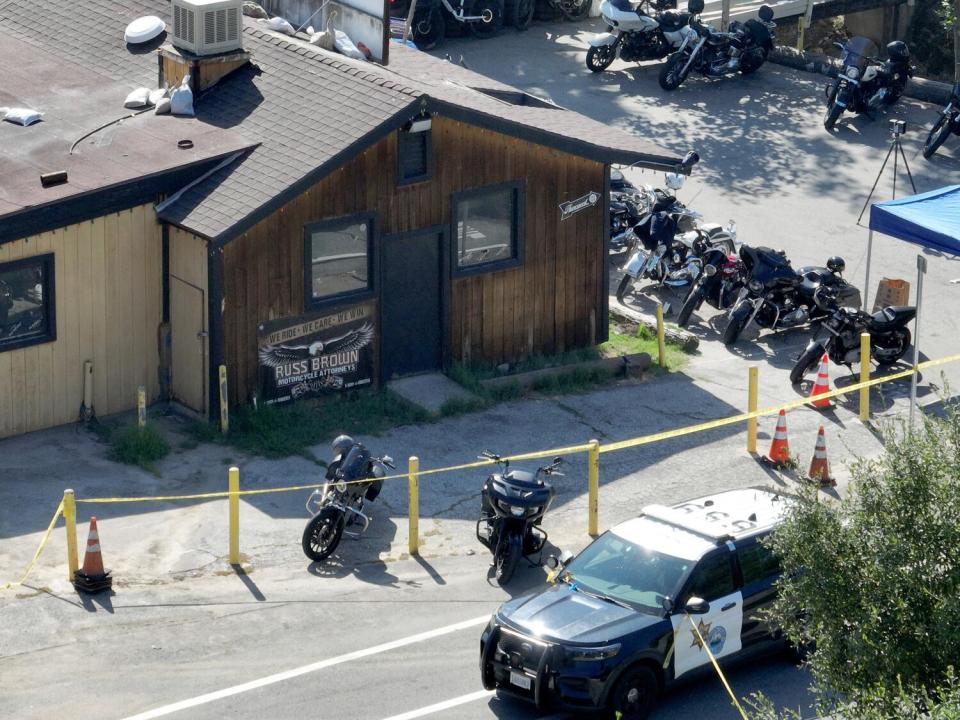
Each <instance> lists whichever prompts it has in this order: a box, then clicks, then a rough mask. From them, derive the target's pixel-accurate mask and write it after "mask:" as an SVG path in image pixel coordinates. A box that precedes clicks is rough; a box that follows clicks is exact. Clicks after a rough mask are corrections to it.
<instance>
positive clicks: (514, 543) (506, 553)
mask: <svg viewBox="0 0 960 720" xmlns="http://www.w3.org/2000/svg"><path fill="white" fill-rule="evenodd" d="M498 550H499V552H498V553H497V556H496V557H495V558H494V559H493V563H494V567H495V568H496V577H497V583H498V584H499V585H506V584H507V583H508V582H510V578H512V577H513V573H514V572H516V569H517V565H518V564H519V562H520V556H521V555H522V554H523V547H522V545H521V542H520V538H518V537H516V536H513V535H511V536H510V537H508V538H507V539H506V541H505V542H503V543H501V544H500V547H499V548H498Z"/></svg>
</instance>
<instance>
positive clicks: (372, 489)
mask: <svg viewBox="0 0 960 720" xmlns="http://www.w3.org/2000/svg"><path fill="white" fill-rule="evenodd" d="M382 489H383V480H374V481H373V482H372V483H370V484H369V485H368V486H367V491H366V492H365V493H364V494H363V496H364V497H365V498H366V499H367V500H369V501H370V502H373V501H374V500H376V499H377V497H378V496H379V495H380V490H382Z"/></svg>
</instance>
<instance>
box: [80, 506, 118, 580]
mask: <svg viewBox="0 0 960 720" xmlns="http://www.w3.org/2000/svg"><path fill="white" fill-rule="evenodd" d="M73 586H74V587H75V588H76V589H77V590H83V591H84V592H88V593H98V592H100V591H101V590H109V589H110V588H111V587H112V586H113V578H112V577H110V571H109V570H104V569H103V556H102V555H101V554H100V534H99V533H98V532H97V519H96V518H95V517H91V518H90V534H89V535H87V552H86V553H85V554H84V556H83V568H82V569H80V570H77V572H76V573H74V577H73Z"/></svg>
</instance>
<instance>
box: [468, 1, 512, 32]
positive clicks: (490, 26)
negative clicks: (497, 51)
mask: <svg viewBox="0 0 960 720" xmlns="http://www.w3.org/2000/svg"><path fill="white" fill-rule="evenodd" d="M470 12H471V13H472V14H473V15H482V16H483V17H485V18H487V17H488V18H490V19H489V21H487V20H471V21H470V22H469V23H468V24H469V25H470V32H472V33H473V36H474V37H477V38H480V39H482V40H485V39H487V38H492V37H493V36H494V35H496V34H497V33H499V32H500V29H501V28H502V27H503V0H477V1H476V2H475V3H474V4H473V9H472V10H471V11H470Z"/></svg>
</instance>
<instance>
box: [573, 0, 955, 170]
mask: <svg viewBox="0 0 960 720" xmlns="http://www.w3.org/2000/svg"><path fill="white" fill-rule="evenodd" d="M703 8H704V3H703V0H689V2H688V3H687V12H685V13H681V12H677V10H676V0H641V2H640V3H639V4H638V5H633V4H631V2H630V0H604V2H603V4H602V5H601V6H600V13H601V15H602V16H603V19H604V21H605V22H606V23H607V25H608V27H609V32H606V33H601V34H599V35H597V36H596V37H594V38H592V39H591V40H590V45H589V47H588V48H587V57H586V64H587V69H589V70H591V71H593V72H602V71H603V70H606V69H607V68H608V67H609V66H610V64H611V63H612V62H613V61H614V60H617V59H620V60H624V61H626V62H642V61H646V60H660V59H662V58H667V59H666V62H665V63H664V64H663V66H662V67H661V69H660V75H659V82H660V87H662V88H663V89H664V90H676V89H677V88H678V87H680V85H681V84H682V83H683V81H684V80H685V79H686V78H687V77H688V76H689V75H690V73H691V72H698V73H700V74H701V75H704V76H707V77H722V76H725V75H731V74H734V73H737V72H739V73H740V74H742V75H749V74H751V73H753V72H756V70H758V69H759V68H760V66H761V65H763V63H764V62H765V61H766V59H767V56H768V55H769V53H770V51H771V50H772V49H773V44H774V38H775V30H776V23H774V22H773V10H771V9H770V7H769V6H767V5H763V6H761V7H760V10H759V11H758V13H757V14H758V19H756V20H754V19H751V20H747V21H746V22H744V23H741V22H739V21H734V22H731V23H730V27H729V29H728V30H727V32H718V31H717V30H715V29H714V28H712V27H710V26H709V25H706V24H704V23H702V22H701V21H700V13H702V12H703ZM834 44H835V45H836V46H837V47H838V48H839V49H840V51H841V63H840V69H839V70H838V71H837V74H836V77H835V78H834V79H833V81H832V82H830V83H828V84H827V85H826V87H825V88H824V93H825V95H826V104H827V109H826V112H825V114H824V118H823V126H824V128H825V129H826V130H832V129H833V128H834V126H835V125H836V123H837V121H838V120H839V119H840V117H841V116H842V115H843V114H844V113H845V112H851V113H856V114H861V113H867V114H870V113H872V112H874V111H878V110H882V109H883V108H886V107H890V106H892V105H893V104H894V103H896V101H897V100H899V99H900V97H901V96H902V95H903V93H904V90H905V89H906V87H907V81H908V80H909V78H911V77H913V72H914V68H913V67H912V66H911V65H910V49H909V48H908V47H907V44H906V43H905V42H903V41H902V40H895V41H893V42H891V43H888V44H887V47H886V54H887V59H886V60H881V59H880V57H879V56H880V50H879V48H878V47H877V45H876V43H874V42H873V41H872V40H870V39H868V38H865V37H862V36H855V37H851V38H850V39H848V40H847V41H846V42H845V43H834ZM951 134H956V135H960V83H957V84H956V85H954V87H953V92H952V93H951V97H950V101H949V102H948V103H947V106H946V107H945V108H943V110H941V112H940V116H939V117H938V118H937V120H936V122H934V124H933V127H932V128H931V129H930V132H929V134H928V135H927V140H926V142H925V143H924V147H923V156H924V157H925V158H927V159H929V158H931V157H932V156H933V154H934V153H936V151H937V149H938V148H939V147H940V146H941V145H943V143H944V142H946V140H947V138H948V137H950V135H951Z"/></svg>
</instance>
